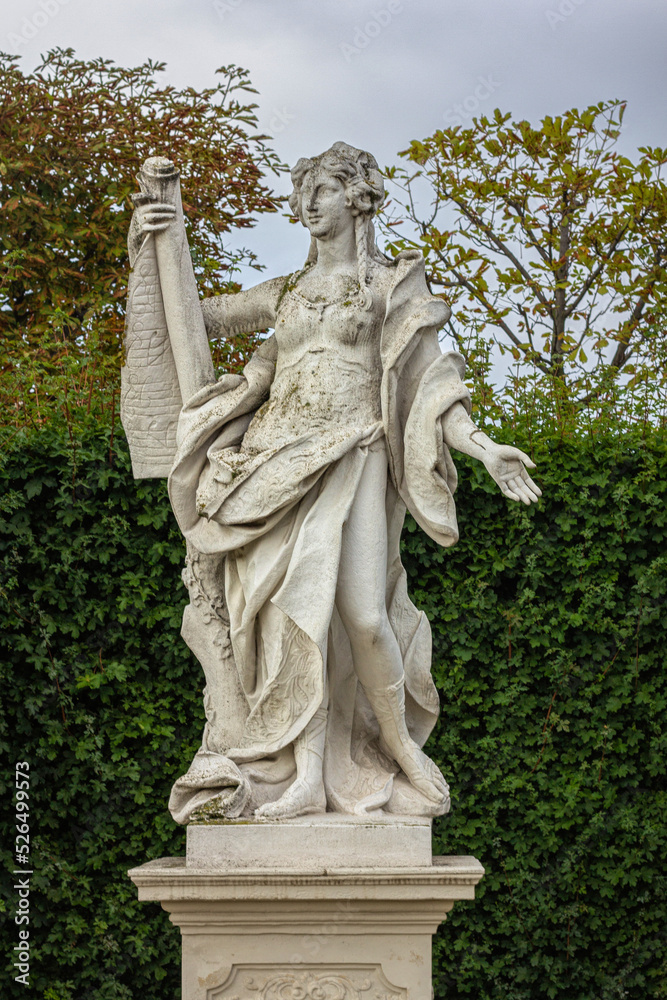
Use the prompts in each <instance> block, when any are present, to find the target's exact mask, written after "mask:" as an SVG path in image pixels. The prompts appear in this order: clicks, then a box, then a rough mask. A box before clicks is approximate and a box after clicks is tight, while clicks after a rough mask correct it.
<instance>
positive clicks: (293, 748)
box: [124, 142, 540, 822]
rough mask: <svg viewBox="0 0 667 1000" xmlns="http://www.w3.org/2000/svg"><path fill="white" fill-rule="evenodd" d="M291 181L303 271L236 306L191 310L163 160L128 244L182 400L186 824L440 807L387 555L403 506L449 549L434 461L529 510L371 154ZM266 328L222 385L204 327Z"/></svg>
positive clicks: (242, 297) (530, 495)
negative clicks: (380, 223)
mask: <svg viewBox="0 0 667 1000" xmlns="http://www.w3.org/2000/svg"><path fill="white" fill-rule="evenodd" d="M292 179H293V184H294V190H293V193H292V195H291V197H290V207H291V209H292V211H293V212H294V214H295V215H296V216H297V218H298V219H299V220H300V221H301V222H302V224H303V225H304V226H305V227H306V228H307V229H308V230H309V233H310V237H311V245H310V253H309V255H308V258H307V260H306V263H305V265H304V267H303V268H302V269H301V270H300V271H298V272H296V273H295V274H292V275H289V276H288V277H280V278H274V279H272V280H269V281H265V282H263V283H262V284H259V285H257V286H256V287H254V288H250V289H249V290H247V291H242V292H239V293H238V294H234V295H221V296H216V297H213V298H209V299H205V300H204V301H203V302H202V303H201V306H200V305H199V301H198V299H197V296H196V288H195V286H194V276H193V275H192V268H191V265H190V258H189V254H188V252H187V243H186V241H185V231H184V229H183V223H182V214H181V211H180V199H179V198H178V196H177V175H175V173H174V171H173V168H172V167H171V165H170V164H169V161H164V160H159V159H155V160H152V161H148V163H147V164H146V166H145V167H144V171H143V174H142V186H143V188H144V193H143V195H142V196H138V198H137V201H138V203H139V204H138V207H137V210H136V211H135V216H134V221H133V225H132V230H131V234H130V245H131V252H132V255H133V257H134V258H135V275H137V274H138V273H139V277H140V272H141V273H143V272H145V273H148V271H150V267H149V266H148V265H147V264H145V262H144V263H143V264H142V253H143V254H144V255H145V256H146V255H147V254H148V251H147V250H146V247H147V245H148V244H149V243H150V242H152V243H154V247H153V250H152V253H153V258H152V260H153V261H154V267H153V272H152V273H153V274H154V273H155V271H157V275H158V277H159V284H160V289H161V294H162V300H163V304H164V311H165V317H166V326H167V328H168V331H169V338H170V343H171V351H172V356H173V367H174V369H175V372H176V376H177V379H178V387H179V389H180V396H181V398H182V403H183V406H182V409H181V410H180V415H179V416H178V423H177V435H176V436H177V442H176V448H175V456H174V460H173V466H172V468H171V473H170V477H169V491H170V497H171V502H172V506H173V509H174V513H175V515H176V517H177V519H178V523H179V525H180V527H181V530H182V531H183V534H184V535H185V537H186V539H187V543H188V564H187V567H186V571H185V578H186V582H187V583H188V585H189V588H190V596H191V604H190V606H189V607H188V609H186V614H185V617H184V625H183V635H184V637H185V638H186V640H187V641H188V643H189V645H190V646H191V648H192V649H193V651H194V652H195V653H196V655H197V656H198V658H199V660H200V662H201V663H202V665H203V667H204V670H205V673H206V679H207V687H206V690H205V707H206V714H207V724H206V729H205V732H204V739H203V744H202V748H201V750H200V751H199V752H198V754H197V756H196V757H195V760H194V761H193V764H192V766H191V768H190V770H189V771H188V773H187V774H186V775H185V776H184V777H183V778H180V779H179V780H178V781H177V782H176V785H175V786H174V790H173V792H172V797H171V801H170V808H171V810H172V814H173V815H174V818H176V819H177V820H178V821H179V822H190V821H192V820H196V819H197V818H198V817H201V816H203V815H205V816H208V817H216V816H221V817H222V816H226V817H233V816H240V815H244V816H251V815H254V816H256V817H258V818H261V817H263V818H274V819H281V818H288V817H294V816H299V815H303V814H307V813H317V812H325V811H327V810H329V811H334V812H343V813H351V814H358V815H367V814H369V813H370V814H373V813H375V814H377V813H378V812H379V811H381V810H382V811H384V812H388V813H394V814H411V815H421V816H434V815H438V814H441V813H443V812H445V811H446V810H447V809H448V808H449V790H448V786H447V783H446V781H445V779H444V777H443V776H442V774H441V773H440V771H439V770H438V768H437V767H436V766H435V764H434V763H433V762H432V761H431V760H430V759H429V758H428V757H427V756H426V755H425V754H424V753H423V751H422V749H421V747H422V746H423V744H424V742H425V741H426V739H427V737H428V735H429V733H430V732H431V729H432V728H433V725H434V724H435V720H436V718H437V713H438V708H439V703H438V696H437V693H436V690H435V686H434V684H433V681H432V679H431V674H430V661H431V642H430V629H429V625H428V621H427V619H426V616H425V615H424V614H423V613H422V612H419V611H418V610H417V608H416V607H415V606H414V605H413V604H412V602H411V601H410V599H409V597H408V594H407V589H406V576H405V571H404V569H403V567H402V565H401V562H400V557H399V538H400V532H401V527H402V523H403V519H404V515H405V509H406V507H407V508H408V509H409V510H410V512H411V513H412V515H413V517H414V518H415V520H416V521H417V522H418V523H419V524H420V525H421V527H422V528H423V529H424V530H425V531H426V532H427V533H428V534H429V535H430V536H431V537H432V538H434V539H435V540H437V541H438V542H440V543H441V544H442V545H444V546H448V545H452V544H453V543H454V542H456V540H457V538H458V531H457V524H456V514H455V508H454V501H453V496H452V495H453V492H454V490H455V488H456V471H455V468H454V465H453V462H452V459H451V457H450V451H449V449H450V448H455V449H458V450H459V451H462V452H464V453H466V454H469V455H472V456H474V457H476V458H479V459H480V460H481V461H482V462H483V463H484V465H485V466H486V468H487V470H488V472H489V473H490V475H491V476H492V477H493V479H494V480H495V481H496V482H497V483H498V485H499V486H500V489H501V490H502V491H503V493H504V494H505V495H506V496H508V497H509V498H511V499H513V500H518V501H523V502H524V503H526V504H530V503H531V502H533V501H536V500H537V498H538V496H539V495H540V490H539V489H538V487H537V486H536V485H535V484H534V483H533V481H532V480H531V478H530V477H529V475H528V473H527V472H526V468H525V467H526V466H528V467H531V468H532V467H533V463H532V462H531V460H530V459H529V458H528V456H527V455H525V454H523V452H521V451H519V450H518V449H516V448H513V447H510V446H504V445H498V444H496V443H494V442H493V441H492V440H490V439H489V438H488V437H487V435H486V434H484V433H483V432H482V431H480V430H479V429H478V428H477V427H476V426H475V425H474V424H473V422H472V421H471V419H470V416H469V396H468V391H467V389H466V386H465V384H464V383H463V381H462V376H463V367H464V366H463V359H462V358H461V357H460V355H458V354H456V353H448V354H442V353H441V351H440V348H439V345H438V339H437V330H438V328H439V327H441V326H442V325H443V324H444V323H445V322H446V320H447V318H448V316H449V309H448V307H447V306H446V305H445V303H444V302H442V301H441V300H440V299H438V298H435V297H433V296H431V294H430V293H429V291H428V288H427V286H426V281H425V276H424V263H423V259H422V257H421V255H420V254H419V253H418V252H413V251H409V252H404V253H401V254H399V255H398V257H397V258H396V259H395V260H390V259H388V258H386V257H385V256H384V255H383V254H382V253H381V252H380V251H379V250H378V248H377V246H376V244H375V239H374V230H373V222H372V219H373V216H374V214H375V212H376V210H377V208H378V207H379V205H380V204H381V203H382V201H383V198H384V189H383V183H382V178H381V175H380V173H379V171H378V168H377V163H376V162H375V160H374V158H373V157H372V156H371V155H370V154H369V153H366V152H363V151H361V150H358V149H355V148H353V147H351V146H348V145H347V144H345V143H342V142H337V143H335V144H334V145H333V146H332V147H331V149H329V150H327V151H326V152H325V153H323V154H322V155H320V156H317V157H314V158H313V159H301V160H299V162H298V163H297V165H296V167H295V168H294V170H293V171H292ZM170 185H171V187H170ZM149 263H150V262H149ZM142 268H143V272H142ZM137 280H139V278H138V279H137ZM132 296H134V300H137V301H138V296H137V291H136V287H135V289H134V291H132V290H131V300H130V314H131V312H132V308H133V306H132V302H133V301H134V300H133V298H132ZM135 312H136V307H135ZM128 323H129V326H128V330H130V329H131V316H130V319H129V320H128ZM265 328H272V329H273V331H274V332H273V333H272V334H271V336H270V337H269V338H268V339H267V340H265V341H263V342H262V344H261V346H260V347H259V349H258V350H257V351H256V353H255V354H254V355H253V357H252V359H251V360H250V362H249V363H248V364H247V365H246V367H245V369H244V372H243V375H224V376H223V377H222V378H221V379H220V380H218V381H215V379H214V376H213V369H212V365H211V361H210V351H209V348H208V340H207V336H208V337H220V336H223V337H224V336H232V335H234V334H237V333H240V332H252V331H255V330H261V329H265ZM152 335H153V336H155V333H153V334H152ZM163 346H164V345H163ZM135 354H136V352H135ZM162 354H163V355H164V351H163V352H162ZM143 357H144V359H145V355H143ZM132 359H133V351H132V349H131V345H128V368H131V366H132V364H134V365H135V367H136V365H137V363H138V362H137V361H136V358H135V361H134V362H133V360H132ZM130 376H131V372H130V373H129V374H128V378H130ZM161 377H162V378H163V380H164V376H161ZM127 381H128V379H126V382H127ZM172 381H173V376H172ZM128 384H129V383H128ZM170 391H172V394H173V387H172V390H170ZM128 392H130V390H129V389H128V391H127V392H126V401H125V415H126V416H125V418H124V419H125V423H126V428H127V429H128V436H129V438H130V443H131V446H133V439H134V441H135V444H134V447H135V450H136V449H138V448H139V447H140V446H141V441H143V442H144V443H145V440H146V436H145V433H143V432H141V430H139V431H138V430H137V426H138V423H139V422H140V421H138V418H137V417H136V409H137V405H138V404H137V403H136V399H135V401H134V403H133V402H132V400H130V396H129V395H128ZM130 395H131V392H130ZM137 398H138V397H137ZM178 403H179V405H180V399H179V400H178ZM133 407H134V411H135V412H134V413H133V412H132V410H133ZM142 434H143V436H142ZM139 438H141V441H140V442H139V443H138V444H137V443H136V442H137V441H138V439H139ZM167 450H168V445H167ZM137 454H138V452H137ZM144 458H145V455H144ZM133 459H134V452H133ZM137 461H138V460H137ZM146 461H148V464H149V465H150V456H149V458H148V459H147V460H146ZM139 474H155V473H151V472H150V469H149V470H148V471H147V470H146V468H144V469H143V471H141V470H140V473H139ZM158 474H159V473H158Z"/></svg>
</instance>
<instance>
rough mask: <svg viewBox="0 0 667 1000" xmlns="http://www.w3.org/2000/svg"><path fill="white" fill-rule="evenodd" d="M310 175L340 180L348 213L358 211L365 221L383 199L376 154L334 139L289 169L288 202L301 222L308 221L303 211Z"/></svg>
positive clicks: (372, 214) (382, 186)
mask: <svg viewBox="0 0 667 1000" xmlns="http://www.w3.org/2000/svg"><path fill="white" fill-rule="evenodd" d="M313 175H328V176H329V177H331V178H332V179H335V180H337V181H339V182H340V184H341V185H342V187H343V190H344V192H345V204H346V206H347V207H348V208H349V210H350V212H351V214H352V215H353V216H355V217H356V216H359V215H360V216H362V217H363V218H364V220H365V221H366V220H369V219H372V218H373V216H374V215H375V213H376V212H377V210H378V208H379V207H380V205H381V204H382V202H383V201H384V196H385V192H384V183H383V181H382V175H381V174H380V171H379V169H378V165H377V161H376V159H375V157H374V156H372V155H371V154H370V153H366V152H365V151H364V150H363V149H355V147H354V146H348V144H347V143H346V142H335V143H334V144H333V146H332V147H331V149H327V151H326V152H325V153H321V154H320V155H319V156H313V157H311V158H308V159H306V158H304V157H302V158H301V159H300V160H299V162H298V163H297V165H296V166H295V167H294V169H293V170H292V183H293V184H294V190H293V191H292V194H291V195H290V198H289V206H290V208H291V209H292V212H293V213H294V215H295V216H296V217H297V219H299V220H300V221H301V222H302V223H303V225H304V226H305V225H307V222H306V219H305V217H304V213H303V194H304V191H305V190H307V189H308V187H309V184H308V181H309V180H312V178H313Z"/></svg>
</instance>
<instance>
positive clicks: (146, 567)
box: [0, 424, 667, 1000]
mask: <svg viewBox="0 0 667 1000" xmlns="http://www.w3.org/2000/svg"><path fill="white" fill-rule="evenodd" d="M74 440H75V444H76V447H74V448H73V445H72V443H71V440H70V438H69V436H68V434H67V433H66V431H65V429H64V428H59V427H57V426H56V425H55V424H54V425H51V426H50V427H47V428H44V429H42V430H40V431H31V432H22V433H21V434H20V435H18V436H17V437H15V438H14V440H13V441H12V442H11V444H10V445H9V446H7V447H6V448H5V457H4V460H3V467H2V470H1V471H0V492H2V494H3V498H2V500H1V502H0V506H1V507H2V513H1V514H0V518H1V519H0V566H1V573H2V582H1V586H2V598H3V599H2V600H1V601H0V649H1V658H2V663H1V666H0V692H1V696H2V700H3V705H4V711H3V713H2V721H1V723H0V725H1V726H2V729H1V731H0V741H1V744H2V751H3V755H4V756H5V757H8V759H9V760H8V763H9V767H8V769H4V768H3V786H2V788H1V789H0V791H1V793H2V797H3V800H4V801H5V803H8V802H10V801H11V797H12V791H13V770H12V768H13V764H14V761H15V760H17V759H18V760H27V761H29V762H30V765H31V816H30V822H31V828H32V836H33V840H32V850H33V853H32V859H31V860H32V864H33V867H34V871H35V874H34V876H33V880H32V887H33V895H32V921H33V922H32V925H31V932H32V933H31V944H32V948H31V951H32V963H31V968H32V973H33V976H32V987H31V989H30V990H28V991H26V990H25V988H24V987H19V986H13V987H10V989H9V990H7V991H5V989H4V987H3V992H2V996H3V997H5V996H14V995H15V996H17V997H19V996H20V997H25V996H36V997H39V998H40V1000H41V998H42V997H43V998H45V1000H130V998H131V1000H134V998H137V1000H138V998H143V997H146V998H148V1000H174V998H177V997H178V996H179V995H180V993H179V940H178V932H177V930H176V929H175V928H173V927H172V926H171V924H170V923H169V920H168V918H167V916H166V914H165V913H164V912H163V911H161V910H160V909H159V908H158V906H157V905H156V904H150V903H143V904H139V903H138V902H137V901H136V892H135V889H134V887H133V886H132V884H131V883H130V882H129V880H128V879H127V876H126V874H125V873H126V870H127V869H128V868H129V867H131V866H133V865H136V864H139V863H141V862H143V861H146V860H148V859H150V858H155V857H159V856H163V855H169V854H172V855H173V854H183V852H184V835H183V830H182V829H181V828H177V827H175V826H174V824H173V823H172V821H171V818H170V817H169V814H168V812H167V809H166V803H167V798H168V793H169V788H170V786H171V783H172V781H173V780H174V778H175V777H176V776H177V775H179V774H180V773H182V771H183V770H184V768H185V767H186V766H187V764H188V762H189V759H190V757H191V755H192V754H193V753H194V751H195V749H196V747H197V746H198V743H199V738H200V733H201V729H202V726H203V709H202V705H201V690H200V689H201V687H202V683H203V677H202V674H201V672H200V669H199V667H198V665H197V664H196V663H195V662H194V661H193V659H192V657H191V656H190V654H189V652H188V651H187V649H186V647H185V645H184V644H183V643H182V641H181V639H180V637H179V624H180V617H181V612H182V608H183V605H184V602H185V599H186V592H185V589H184V587H183V585H182V584H181V581H180V568H181V562H182V558H183V545H182V542H181V539H180V537H179V534H178V532H177V530H176V529H175V526H174V522H173V518H172V516H171V513H170V510H169V507H168V504H167V500H166V490H165V486H164V484H163V483H156V482H151V481H148V482H140V483H134V482H133V480H132V478H131V474H130V472H129V460H128V455H127V447H126V444H125V441H124V439H123V438H122V436H120V435H119V432H118V429H116V433H115V440H114V442H113V445H110V440H109V430H108V429H100V428H99V426H98V427H94V426H93V425H92V424H91V425H90V426H88V427H87V428H84V429H83V430H82V432H81V433H80V434H79V435H77V436H76V437H75V438H74ZM535 457H536V460H537V461H538V463H539V470H538V473H537V474H536V478H537V479H538V480H539V482H540V483H541V484H542V486H543V489H544V494H545V495H544V499H543V501H542V502H541V503H540V505H539V507H538V508H537V509H534V510H525V509H523V508H521V507H518V506H517V505H512V504H510V503H508V502H507V501H506V500H504V499H503V498H502V497H501V496H500V495H499V493H498V492H497V491H496V489H495V487H494V485H493V483H491V481H490V480H489V479H488V477H486V474H485V472H484V470H483V469H482V468H480V467H478V466H476V465H475V464H474V463H472V462H468V461H467V460H466V461H463V460H462V461H460V462H459V463H458V464H459V469H460V474H461V483H460V487H459V493H458V499H459V509H460V518H459V520H460V529H461V541H460V543H459V544H458V546H457V547H456V548H454V549H452V550H449V551H443V550H440V549H438V548H437V547H436V546H435V545H434V544H433V543H431V542H430V541H429V540H428V539H426V538H425V536H424V535H423V534H422V533H421V532H420V531H419V530H418V529H417V528H416V527H415V525H414V524H413V523H410V521H409V520H408V524H407V527H406V532H405V535H404V556H405V560H406V565H407V567H408V572H409V575H410V580H411V585H412V592H413V594H414V595H415V597H416V600H417V602H418V603H419V604H420V605H421V606H422V607H424V608H425V610H426V611H427V613H428V614H429V617H430V618H431V620H432V623H433V633H434V674H435V677H436V681H437V684H438V687H439V690H440V692H441V696H442V703H443V712H442V716H441V720H440V723H439V725H438V728H437V730H436V732H435V733H434V736H433V738H432V740H431V743H430V745H429V748H430V751H431V752H432V754H433V755H434V756H435V758H436V759H437V760H438V762H439V763H440V764H441V766H442V769H443V771H444V772H445V774H446V775H448V776H449V778H450V783H451V786H452V791H453V810H452V813H451V814H450V816H448V817H445V818H443V819H441V820H438V821H437V823H436V827H435V841H436V845H435V846H436V849H437V851H438V852H440V853H449V854H473V855H475V856H476V857H478V858H479V859H480V860H481V861H482V863H483V864H484V865H485V867H486V869H487V874H486V876H485V878H484V880H483V881H482V883H481V885H480V887H479V890H478V895H477V899H476V900H475V902H474V903H459V904H457V905H456V907H455V909H454V911H453V913H452V914H451V915H450V918H449V920H448V921H447V923H446V924H445V925H444V927H443V928H442V929H441V932H440V935H439V937H438V940H437V942H436V945H435V963H434V964H435V990H436V996H437V997H447V998H448V1000H458V998H464V997H465V998H468V997H473V998H476V1000H478V998H479V1000H487V998H488V1000H491V998H493V1000H501V998H502V1000H542V998H544V997H558V998H561V997H568V998H572V1000H589V998H590V1000H593V998H596V1000H597V998H599V1000H603V998H604V1000H607V998H609V1000H611V998H617V997H626V998H631V1000H635V998H636V1000H646V998H649V997H656V998H657V997H667V970H666V968H665V964H664V963H665V958H664V955H665V953H666V952H667V940H666V936H665V927H666V926H667V904H666V900H665V879H664V876H663V875H662V864H661V863H662V862H663V861H664V857H665V848H666V847H667V832H666V831H665V816H666V815H667V801H666V799H667V796H666V795H665V770H666V765H665V750H666V749H667V726H665V723H664V715H665V703H666V700H667V699H666V695H665V677H666V675H667V670H666V667H665V660H666V659H667V615H666V614H665V607H666V597H667V544H666V542H667V512H666V511H667V472H666V471H665V470H666V469H667V461H666V460H667V437H666V436H665V435H664V434H663V435H661V436H660V435H654V436H651V437H649V438H646V439H640V438H637V439H636V440H627V439H626V440H611V439H607V440H596V441H595V442H592V441H590V440H589V441H583V442H576V441H571V442H567V443H563V442H558V441H555V440H554V441H543V442H541V443H540V445H539V446H538V451H537V453H536V455H535ZM110 458H111V461H110ZM4 776H7V777H4ZM13 839H14V827H13V818H12V816H11V815H9V817H8V821H7V823H6V824H5V825H4V827H3V829H2V847H3V850H4V854H3V861H4V862H5V863H6V865H7V866H8V867H9V869H10V870H11V869H13V867H14V862H13V857H12V850H11V847H12V844H13ZM4 900H5V904H4V905H5V907H6V911H7V915H8V917H9V919H8V920H6V921H5V925H4V931H3V961H4V963H5V975H6V976H8V977H12V975H13V972H12V965H11V963H12V961H13V959H12V958H11V957H9V956H11V955H12V950H11V949H12V947H13V945H14V944H15V943H16V927H15V925H14V923H13V919H12V918H13V905H14V898H13V894H12V892H11V880H10V881H9V882H8V884H7V892H6V894H5V896H4ZM10 982H11V978H10Z"/></svg>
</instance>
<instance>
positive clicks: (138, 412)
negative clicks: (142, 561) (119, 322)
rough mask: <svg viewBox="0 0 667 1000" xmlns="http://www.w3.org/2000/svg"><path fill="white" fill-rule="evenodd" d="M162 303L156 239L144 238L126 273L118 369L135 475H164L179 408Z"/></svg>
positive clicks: (173, 448)
mask: <svg viewBox="0 0 667 1000" xmlns="http://www.w3.org/2000/svg"><path fill="white" fill-rule="evenodd" d="M182 405H183V404H182V400H181V392H180V389H179V384H178V376H177V373H176V365H175V363H174V355H173V352H172V348H171V343H170V340H169V331H168V328H167V319H166V316H165V310H164V305H163V302H162V291H161V288H160V277H159V272H158V262H157V254H156V249H155V238H154V237H153V236H152V235H149V236H147V237H146V238H145V239H144V242H143V245H142V247H141V250H140V251H139V254H138V256H137V259H136V261H135V264H134V270H133V272H132V274H131V275H130V281H129V288H128V303H127V317H126V322H125V364H124V366H123V368H122V371H121V419H122V422H123V427H124V428H125V432H126V434H127V439H128V443H129V446H130V455H131V458H132V472H133V474H134V477H135V479H159V478H163V477H166V476H168V475H169V472H170V470H171V466H172V463H173V461H174V455H175V454H176V425H177V422H178V415H179V413H180V410H181V407H182Z"/></svg>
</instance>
